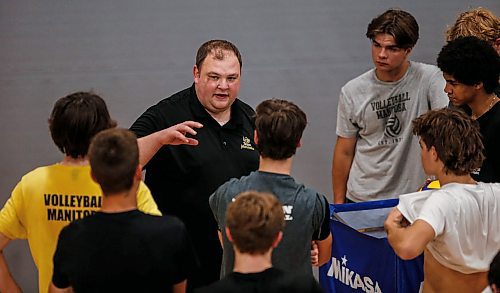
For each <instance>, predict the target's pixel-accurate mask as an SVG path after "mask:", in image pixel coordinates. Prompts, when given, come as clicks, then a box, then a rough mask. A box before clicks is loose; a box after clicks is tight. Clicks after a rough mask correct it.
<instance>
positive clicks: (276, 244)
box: [271, 231, 283, 248]
mask: <svg viewBox="0 0 500 293" xmlns="http://www.w3.org/2000/svg"><path fill="white" fill-rule="evenodd" d="M282 238H283V232H282V231H279V232H278V235H276V239H274V241H273V244H272V245H271V247H272V248H276V247H278V244H280V241H281V239H282Z"/></svg>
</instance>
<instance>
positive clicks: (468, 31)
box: [446, 7, 500, 45]
mask: <svg viewBox="0 0 500 293" xmlns="http://www.w3.org/2000/svg"><path fill="white" fill-rule="evenodd" d="M469 36H473V37H477V38H479V39H481V40H484V41H487V42H488V43H490V45H491V44H492V43H493V42H495V40H496V39H498V38H500V18H498V17H496V16H495V15H494V14H493V13H492V12H491V11H489V10H488V9H486V8H483V7H478V8H474V9H471V10H468V11H465V12H462V13H461V14H460V15H459V16H458V18H457V20H456V21H455V24H454V25H453V26H452V27H450V28H449V29H448V30H447V31H446V40H447V41H452V40H455V39H457V38H460V37H469Z"/></svg>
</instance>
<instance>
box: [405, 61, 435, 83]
mask: <svg viewBox="0 0 500 293" xmlns="http://www.w3.org/2000/svg"><path fill="white" fill-rule="evenodd" d="M410 64H411V67H410V68H411V70H412V74H411V75H413V76H421V77H422V78H427V79H429V80H433V79H434V78H436V76H440V77H442V73H441V70H440V69H439V67H437V66H436V65H431V64H426V63H420V62H415V61H410Z"/></svg>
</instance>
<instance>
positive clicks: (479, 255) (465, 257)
mask: <svg viewBox="0 0 500 293" xmlns="http://www.w3.org/2000/svg"><path fill="white" fill-rule="evenodd" d="M413 133H414V134H415V135H417V136H418V137H419V141H420V147H421V159H422V165H423V167H424V170H425V172H426V173H427V174H428V175H434V176H436V178H437V179H438V180H439V182H440V183H441V189H439V190H433V191H428V194H424V195H425V196H423V195H422V194H421V193H414V194H409V195H406V196H405V195H402V196H400V203H399V205H398V206H397V207H396V208H394V209H393V210H392V211H391V212H390V213H389V215H388V217H387V219H386V221H385V224H384V226H385V229H386V231H387V239H388V241H389V244H390V245H391V246H392V248H393V249H394V251H395V252H396V254H397V255H398V256H399V257H401V258H402V259H412V258H415V257H417V256H418V255H420V254H421V253H422V252H424V284H423V292H480V291H481V290H483V289H484V288H485V287H486V286H487V285H488V284H487V278H486V275H487V272H488V267H489V264H490V262H491V260H492V259H493V257H494V256H495V254H496V253H497V252H498V250H499V249H500V213H499V212H498V211H499V210H500V184H498V183H482V182H476V181H475V180H474V179H473V178H472V177H471V175H470V172H471V171H472V170H474V169H475V168H477V167H479V166H480V165H481V163H482V161H483V159H484V156H483V144H482V142H481V135H480V132H479V129H478V127H477V125H476V124H475V123H474V121H473V120H472V119H471V118H470V117H468V116H467V115H466V114H465V113H463V112H462V111H459V110H452V109H442V110H436V111H430V112H428V113H426V114H424V115H422V116H420V117H418V118H417V119H415V120H414V121H413ZM403 215H404V216H403ZM408 221H409V223H408Z"/></svg>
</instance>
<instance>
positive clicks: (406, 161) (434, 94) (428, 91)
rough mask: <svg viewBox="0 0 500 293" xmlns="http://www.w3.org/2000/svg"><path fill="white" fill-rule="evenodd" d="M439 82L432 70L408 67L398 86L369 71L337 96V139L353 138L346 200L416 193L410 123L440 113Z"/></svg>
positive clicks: (418, 181)
mask: <svg viewBox="0 0 500 293" xmlns="http://www.w3.org/2000/svg"><path fill="white" fill-rule="evenodd" d="M444 87H445V80H444V78H443V76H442V73H441V71H440V70H439V68H437V67H436V66H434V65H428V64H423V63H417V62H410V66H409V68H408V70H407V72H406V74H405V75H404V76H403V78H401V79H400V80H399V81H396V82H383V81H380V80H379V79H378V78H377V77H376V75H375V70H374V69H372V70H370V71H368V72H366V73H364V74H362V75H360V76H358V77H356V78H355V79H353V80H351V81H349V82H348V83H347V84H346V85H345V86H344V87H342V90H341V92H340V98H339V104H338V110H337V135H338V136H340V137H345V138H354V137H357V142H356V151H355V154H354V160H353V162H352V166H351V169H350V172H349V179H348V181H347V194H346V196H347V198H349V199H351V200H353V201H368V200H377V199H386V198H393V197H397V195H398V194H403V193H408V192H412V191H416V190H417V189H418V187H419V186H420V185H422V184H423V183H424V180H425V174H424V171H423V168H422V164H421V162H420V147H419V145H418V138H417V137H416V136H414V135H413V134H412V125H411V122H412V120H413V119H415V118H416V117H418V116H420V115H421V114H423V113H425V112H427V111H428V110H429V109H437V108H442V107H445V106H446V105H447V104H448V98H447V96H446V94H445V93H444Z"/></svg>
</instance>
